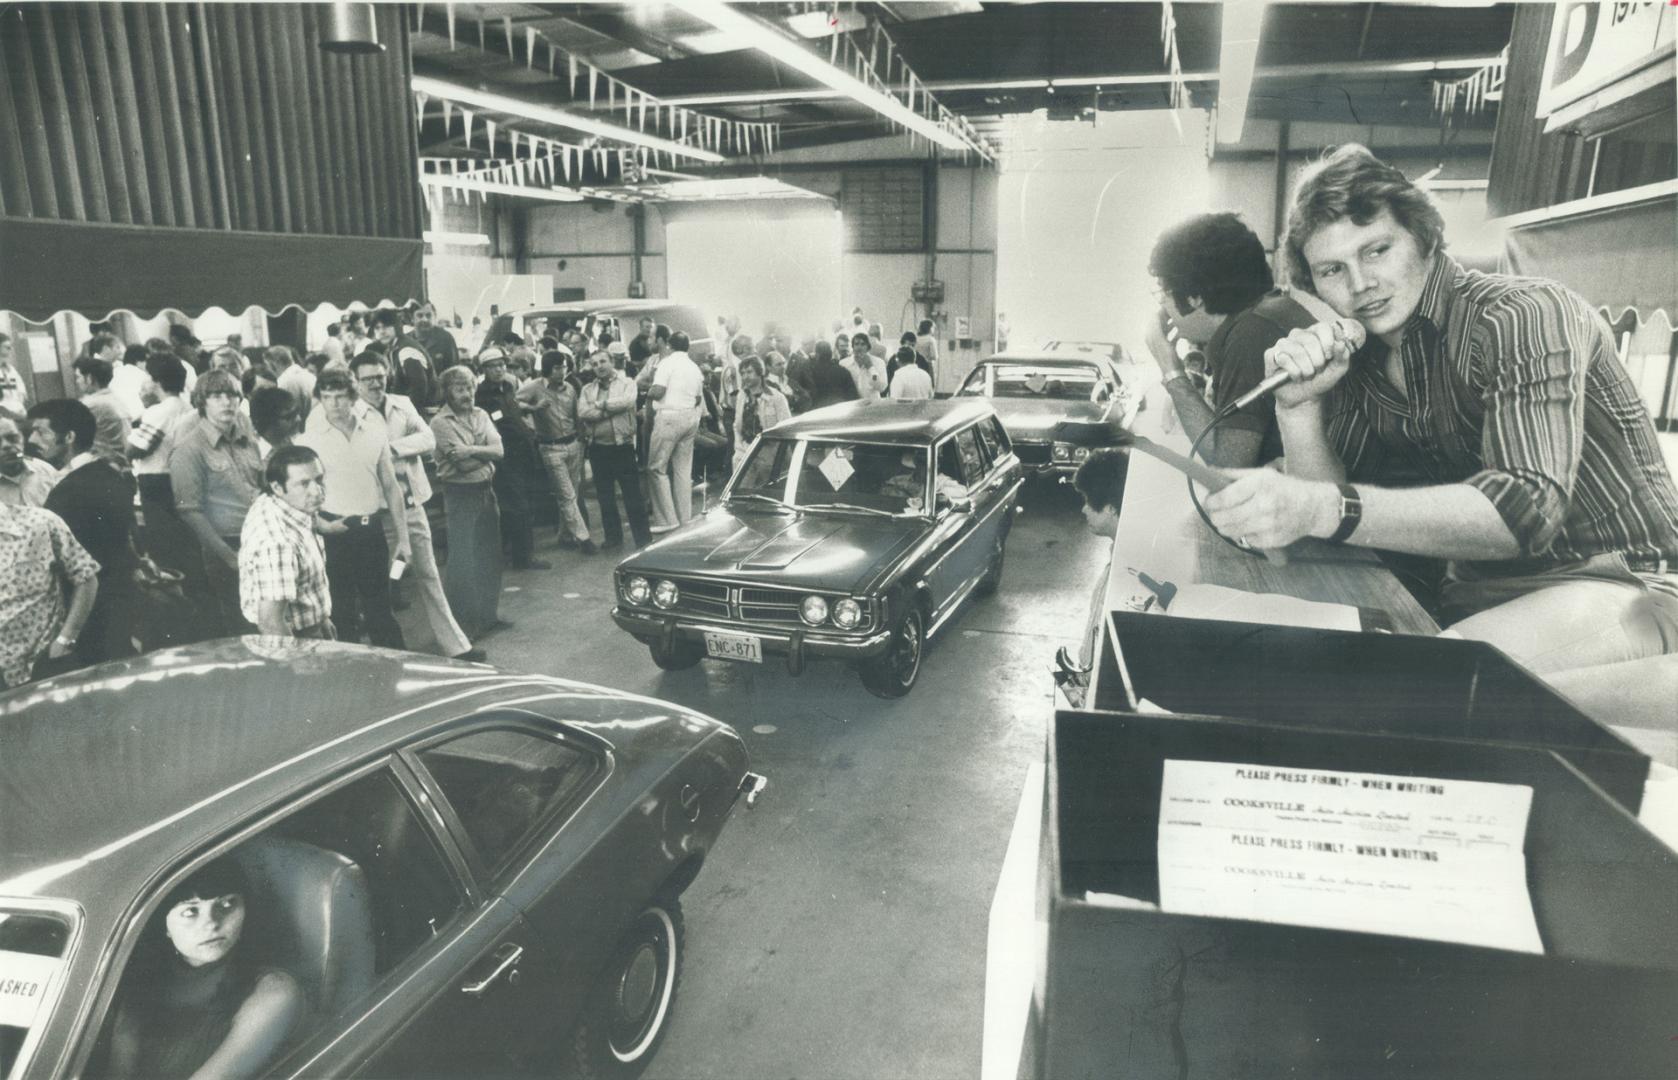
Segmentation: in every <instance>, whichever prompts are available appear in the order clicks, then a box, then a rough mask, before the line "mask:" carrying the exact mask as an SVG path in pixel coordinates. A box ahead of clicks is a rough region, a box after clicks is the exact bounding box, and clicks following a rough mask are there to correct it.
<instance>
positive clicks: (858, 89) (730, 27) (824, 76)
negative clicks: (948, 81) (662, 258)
mask: <svg viewBox="0 0 1678 1080" xmlns="http://www.w3.org/2000/svg"><path fill="white" fill-rule="evenodd" d="M672 6H674V7H678V8H680V9H682V10H683V11H686V12H687V13H688V14H690V15H693V16H694V17H695V18H699V19H704V20H705V21H706V22H708V23H710V24H711V25H712V26H714V27H716V28H717V29H718V30H722V31H725V32H727V33H730V34H733V35H734V37H735V38H736V39H737V40H739V41H740V42H742V43H744V44H746V45H749V46H751V47H752V48H754V49H756V50H758V51H759V52H761V53H763V54H765V55H766V56H769V57H770V58H772V59H774V60H778V61H780V62H781V63H783V64H785V65H787V66H788V67H790V68H792V69H794V70H795V71H801V72H803V73H804V74H805V75H808V76H809V77H810V78H812V79H814V80H816V81H817V82H819V83H821V84H822V85H823V86H827V87H831V88H832V89H834V90H837V91H839V92H840V93H841V94H844V95H845V96H847V97H850V98H852V99H854V100H856V101H859V102H861V103H862V104H864V105H866V106H868V107H869V108H870V109H873V110H874V111H875V112H877V113H879V114H880V115H881V116H884V117H885V118H887V119H888V120H891V121H893V122H894V123H897V124H901V125H902V126H903V127H906V128H908V129H909V130H910V131H913V132H914V133H915V134H917V135H920V136H921V137H923V138H926V139H930V140H932V141H933V142H934V143H936V144H938V145H939V146H942V147H944V148H945V149H946V150H972V149H976V147H974V146H972V145H971V144H969V143H968V141H967V140H966V139H963V138H961V137H960V136H957V135H955V134H952V133H951V132H948V131H945V130H944V129H943V128H941V127H939V126H938V125H937V124H935V123H933V122H932V121H931V120H928V119H927V118H926V117H924V116H922V115H920V114H919V113H917V112H914V111H912V110H910V109H909V108H908V107H907V106H906V105H904V104H903V103H902V102H901V101H898V100H897V99H896V98H894V97H892V96H891V95H889V94H883V93H881V92H880V91H878V90H876V89H874V88H873V87H872V86H869V85H868V84H866V83H864V82H863V81H862V80H861V79H858V78H856V77H855V76H854V75H851V74H849V73H848V72H845V71H841V70H840V69H839V68H836V67H834V66H833V65H832V64H830V63H828V62H827V61H826V60H823V59H822V58H821V57H819V56H817V55H816V54H815V53H813V52H811V51H810V50H809V49H806V48H805V47H804V46H803V45H800V44H799V43H798V42H796V41H794V40H793V39H791V38H789V37H786V36H784V35H783V34H781V33H780V32H779V31H777V30H775V29H773V28H771V27H770V26H769V25H768V24H767V23H765V22H763V21H762V20H760V19H757V18H756V17H754V16H751V15H746V14H744V13H743V12H739V11H736V10H734V9H733V8H731V7H729V6H728V5H727V4H724V3H722V2H721V0H676V2H675V3H674V5H672Z"/></svg>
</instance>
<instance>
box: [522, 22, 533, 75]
mask: <svg viewBox="0 0 1678 1080" xmlns="http://www.w3.org/2000/svg"><path fill="white" fill-rule="evenodd" d="M524 66H525V67H527V68H533V67H535V66H536V28H535V27H534V26H527V27H525V28H524Z"/></svg>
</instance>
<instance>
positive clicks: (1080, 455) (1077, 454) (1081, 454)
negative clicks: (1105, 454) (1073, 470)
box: [1072, 446, 1090, 461]
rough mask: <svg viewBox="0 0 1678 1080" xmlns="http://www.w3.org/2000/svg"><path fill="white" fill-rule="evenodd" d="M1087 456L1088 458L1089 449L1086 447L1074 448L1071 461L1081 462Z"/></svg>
mask: <svg viewBox="0 0 1678 1080" xmlns="http://www.w3.org/2000/svg"><path fill="white" fill-rule="evenodd" d="M1089 456H1090V451H1089V447H1087V446H1080V447H1078V448H1076V449H1074V450H1073V451H1072V460H1073V461H1083V460H1084V459H1085V458H1087V457H1089Z"/></svg>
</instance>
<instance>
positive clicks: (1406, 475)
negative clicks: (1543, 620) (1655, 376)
mask: <svg viewBox="0 0 1678 1080" xmlns="http://www.w3.org/2000/svg"><path fill="white" fill-rule="evenodd" d="M1389 355H1390V353H1389V350H1388V348H1387V346H1386V345H1385V344H1384V343H1383V342H1381V341H1380V340H1379V339H1374V338H1372V339H1371V340H1370V341H1369V343H1368V344H1367V345H1365V346H1364V348H1363V350H1361V351H1360V352H1359V354H1358V356H1357V358H1356V360H1355V361H1354V362H1353V364H1352V367H1351V370H1350V371H1349V372H1348V373H1347V375H1346V377H1345V378H1344V379H1343V380H1341V382H1340V384H1339V386H1337V387H1336V388H1335V391H1334V395H1333V398H1332V400H1331V402H1330V404H1329V409H1328V412H1329V421H1328V441H1329V444H1330V445H1331V446H1332V447H1334V448H1335V449H1336V450H1337V451H1338V452H1339V454H1340V459H1341V461H1342V462H1343V463H1344V464H1345V467H1346V474H1347V476H1348V478H1349V479H1352V480H1363V481H1371V482H1375V483H1385V484H1388V485H1393V486H1413V485H1423V484H1452V483H1465V484H1469V485H1471V486H1473V487H1475V488H1478V489H1479V490H1480V491H1481V492H1482V493H1483V494H1484V495H1485V496H1486V498H1488V499H1490V500H1491V503H1492V505H1493V506H1494V507H1495V508H1496V509H1497V512H1498V513H1499V514H1500V515H1501V516H1502V518H1503V521H1504V523H1505V524H1506V525H1507V526H1508V527H1509V531H1510V532H1511V533H1512V534H1514V537H1515V539H1516V541H1517V542H1518V543H1519V544H1520V546H1521V552H1522V555H1521V557H1520V558H1517V559H1514V560H1509V561H1507V562H1496V563H1482V564H1475V569H1476V571H1477V572H1478V573H1480V574H1482V575H1485V576H1508V575H1514V574H1530V573H1535V572H1543V571H1545V570H1547V569H1550V568H1552V567H1556V566H1559V565H1561V564H1564V563H1568V562H1573V561H1577V560H1581V559H1585V558H1589V557H1591V556H1593V555H1601V554H1620V555H1623V556H1625V557H1626V559H1627V561H1628V562H1629V563H1630V564H1631V565H1632V568H1633V569H1637V570H1650V569H1654V568H1655V567H1656V566H1657V565H1658V564H1659V563H1660V561H1661V560H1666V561H1667V564H1668V566H1669V567H1670V565H1671V564H1672V563H1673V562H1678V489H1675V488H1674V487H1673V482H1672V475H1671V473H1670V472H1668V470H1667V467H1666V464H1665V461H1664V460H1663V458H1662V456H1661V451H1660V447H1659V445H1658V444H1657V442H1656V439H1655V429H1654V425H1653V424H1652V423H1651V422H1650V419H1649V411H1648V409H1647V408H1645V407H1644V405H1643V402H1642V401H1641V400H1640V399H1639V398H1638V396H1637V391H1636V389H1635V388H1634V387H1633V385H1632V383H1631V381H1630V379H1628V378H1627V376H1626V371H1625V368H1624V367H1623V366H1621V364H1620V361H1619V358H1618V356H1617V355H1616V353H1615V351H1614V343H1613V337H1612V334H1611V332H1610V331H1609V329H1608V326H1607V325H1606V324H1605V323H1604V322H1603V320H1602V318H1601V317H1600V316H1599V315H1598V314H1597V313H1596V312H1595V311H1593V310H1592V309H1591V306H1590V305H1589V304H1588V303H1586V301H1585V300H1584V298H1583V297H1581V296H1579V295H1578V294H1577V293H1574V292H1572V291H1571V290H1569V289H1566V288H1563V287H1562V286H1561V285H1558V284H1556V283H1555V282H1551V281H1545V280H1542V279H1538V278H1517V277H1507V276H1504V275H1501V274H1483V273H1480V272H1478V271H1474V270H1467V269H1464V268H1463V267H1462V266H1461V265H1460V264H1458V263H1457V262H1456V261H1455V260H1453V259H1450V258H1448V257H1446V256H1445V255H1443V254H1441V255H1437V256H1435V259H1434V266H1433V268H1432V270H1430V271H1429V273H1428V279H1427V282H1426V283H1425V285H1424V286H1423V288H1422V295H1421V300H1420V302H1419V303H1418V304H1417V306H1416V311H1415V313H1414V314H1413V315H1411V317H1410V321H1409V323H1408V324H1407V325H1406V326H1405V328H1404V336H1403V339H1402V341H1401V342H1400V344H1399V361H1400V363H1401V365H1402V370H1403V372H1404V381H1405V385H1406V388H1407V393H1400V392H1399V391H1398V390H1397V389H1396V388H1395V387H1394V386H1393V385H1392V384H1391V383H1390V382H1389V381H1388V380H1387V378H1386V375H1385V374H1384V371H1385V367H1386V363H1387V359H1388V357H1389Z"/></svg>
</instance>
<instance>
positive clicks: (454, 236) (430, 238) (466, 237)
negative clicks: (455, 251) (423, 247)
mask: <svg viewBox="0 0 1678 1080" xmlns="http://www.w3.org/2000/svg"><path fill="white" fill-rule="evenodd" d="M420 239H421V240H424V241H425V242H426V243H428V244H456V245H458V246H460V247H489V236H488V235H487V234H485V233H479V232H432V231H431V230H430V229H427V230H425V231H424V232H422V233H420Z"/></svg>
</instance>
